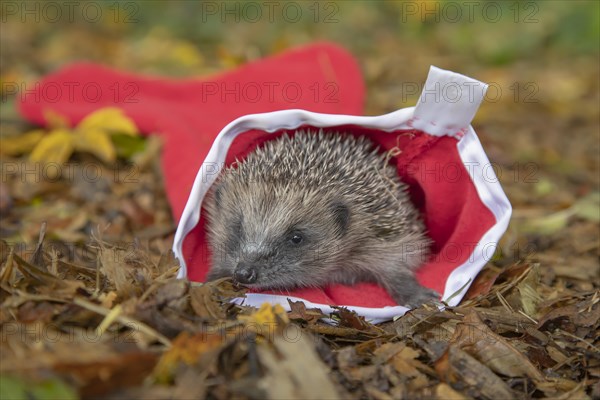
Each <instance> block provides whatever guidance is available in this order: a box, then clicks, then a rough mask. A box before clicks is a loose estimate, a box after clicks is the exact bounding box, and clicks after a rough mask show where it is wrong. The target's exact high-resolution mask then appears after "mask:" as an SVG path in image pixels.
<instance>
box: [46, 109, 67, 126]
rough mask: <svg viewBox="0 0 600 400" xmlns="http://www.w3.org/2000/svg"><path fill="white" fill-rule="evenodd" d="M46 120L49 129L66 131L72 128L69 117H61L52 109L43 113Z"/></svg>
mask: <svg viewBox="0 0 600 400" xmlns="http://www.w3.org/2000/svg"><path fill="white" fill-rule="evenodd" d="M43 113H44V119H45V120H46V124H47V125H48V128H50V129H51V130H53V129H66V128H69V127H70V126H71V124H70V123H69V120H68V119H67V117H65V116H63V115H60V114H59V113H57V112H56V111H53V110H51V109H45V110H44V111H43Z"/></svg>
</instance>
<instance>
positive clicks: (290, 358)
mask: <svg viewBox="0 0 600 400" xmlns="http://www.w3.org/2000/svg"><path fill="white" fill-rule="evenodd" d="M257 350H258V356H259V360H260V362H261V363H262V364H263V365H264V367H265V368H266V370H267V374H266V376H265V377H264V378H262V379H261V380H260V381H259V382H258V386H259V388H260V389H262V391H263V392H264V393H265V397H266V398H267V399H283V398H285V399H292V398H295V399H319V400H320V399H339V398H341V397H340V396H339V395H338V393H337V391H336V389H335V387H334V386H333V384H332V383H331V380H330V379H329V378H328V368H327V366H325V364H323V362H322V361H321V360H320V359H319V356H318V355H317V353H316V352H315V351H314V350H313V346H312V344H311V341H310V340H308V335H306V334H304V335H301V336H300V337H299V339H298V340H296V341H292V340H285V338H284V337H282V336H276V337H275V340H274V341H273V348H272V349H271V348H269V346H267V345H261V346H258V348H257Z"/></svg>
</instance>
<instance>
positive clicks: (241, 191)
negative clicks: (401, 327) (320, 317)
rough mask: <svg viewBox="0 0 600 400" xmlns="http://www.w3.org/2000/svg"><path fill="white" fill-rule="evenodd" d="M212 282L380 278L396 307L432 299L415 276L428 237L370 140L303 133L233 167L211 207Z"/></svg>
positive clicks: (257, 284) (270, 285) (269, 285)
mask: <svg viewBox="0 0 600 400" xmlns="http://www.w3.org/2000/svg"><path fill="white" fill-rule="evenodd" d="M204 207H205V210H206V212H207V214H208V225H207V229H208V240H209V244H210V245H211V250H212V254H213V256H212V267H211V270H210V272H209V275H208V279H209V280H213V279H217V278H219V277H225V276H232V277H233V278H234V280H237V281H238V282H240V283H243V284H245V285H247V286H250V287H252V288H255V289H291V288H295V287H299V286H300V287H306V286H325V285H327V284H329V283H345V284H353V283H355V282H358V281H375V282H378V283H379V284H381V285H382V286H384V287H385V288H387V289H388V291H389V292H390V293H391V294H392V296H393V297H394V298H395V299H396V300H397V301H398V302H403V303H406V302H413V303H416V302H419V301H422V300H424V299H429V298H431V297H433V295H432V294H431V293H430V291H428V290H427V289H425V288H422V287H421V286H420V285H418V283H417V282H416V280H415V278H414V275H413V271H414V269H416V268H417V267H418V266H419V265H421V264H422V263H423V262H424V260H425V259H424V257H425V255H426V254H427V252H428V245H429V239H428V238H427V237H426V235H425V234H424V228H423V224H422V223H421V221H420V219H419V215H418V212H417V211H416V209H415V207H414V206H413V205H412V204H411V203H410V201H409V199H408V195H407V194H406V191H405V185H404V184H403V183H402V182H401V181H400V180H399V178H398V176H397V173H396V171H395V170H394V168H393V167H391V166H389V165H387V163H386V160H385V157H384V156H383V155H382V154H380V153H379V152H378V151H377V149H376V148H374V146H373V144H372V143H371V142H369V141H368V140H367V139H366V138H364V137H360V138H354V137H353V136H351V135H343V134H327V135H325V134H323V133H322V132H319V133H318V134H316V133H307V132H302V131H299V132H296V133H295V134H294V135H293V136H290V135H283V136H281V137H280V138H278V139H275V140H272V141H269V142H267V143H266V144H265V145H264V146H263V147H261V148H259V149H257V150H255V151H254V152H253V153H251V154H250V155H249V156H248V157H247V158H246V159H245V160H244V161H242V162H237V165H236V166H234V167H229V168H227V169H226V170H225V171H224V172H223V173H222V174H221V176H220V177H219V179H218V180H217V182H216V183H215V184H214V185H213V186H212V187H211V190H210V192H209V194H208V196H207V198H206V200H205V203H204Z"/></svg>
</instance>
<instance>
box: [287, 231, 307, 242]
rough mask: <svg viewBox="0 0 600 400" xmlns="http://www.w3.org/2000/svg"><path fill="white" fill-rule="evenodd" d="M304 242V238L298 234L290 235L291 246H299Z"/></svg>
mask: <svg viewBox="0 0 600 400" xmlns="http://www.w3.org/2000/svg"><path fill="white" fill-rule="evenodd" d="M303 240H304V237H303V236H302V234H300V233H299V232H294V233H292V234H291V235H290V242H292V243H293V244H300V243H302V241H303Z"/></svg>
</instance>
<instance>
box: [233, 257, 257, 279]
mask: <svg viewBox="0 0 600 400" xmlns="http://www.w3.org/2000/svg"><path fill="white" fill-rule="evenodd" d="M233 279H235V280H236V281H237V282H239V283H244V284H250V283H254V282H256V280H257V279H258V266H257V265H255V264H251V263H248V262H244V261H240V262H239V263H238V265H237V267H235V271H234V272H233Z"/></svg>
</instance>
